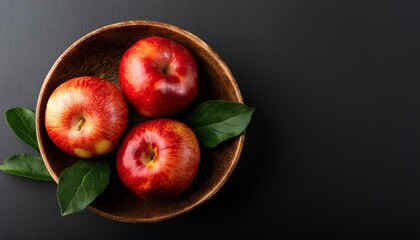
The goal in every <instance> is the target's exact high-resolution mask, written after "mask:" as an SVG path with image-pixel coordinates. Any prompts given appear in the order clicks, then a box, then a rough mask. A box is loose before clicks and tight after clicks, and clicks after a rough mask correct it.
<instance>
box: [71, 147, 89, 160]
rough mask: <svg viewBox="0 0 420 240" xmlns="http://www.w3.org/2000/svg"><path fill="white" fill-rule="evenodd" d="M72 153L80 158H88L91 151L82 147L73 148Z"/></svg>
mask: <svg viewBox="0 0 420 240" xmlns="http://www.w3.org/2000/svg"><path fill="white" fill-rule="evenodd" d="M74 154H75V155H76V156H78V157H81V158H90V157H92V153H91V152H90V151H89V150H86V149H83V148H75V149H74Z"/></svg>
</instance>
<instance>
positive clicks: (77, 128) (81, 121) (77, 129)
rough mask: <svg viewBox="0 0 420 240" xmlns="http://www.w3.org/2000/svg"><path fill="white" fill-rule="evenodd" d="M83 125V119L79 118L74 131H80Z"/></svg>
mask: <svg viewBox="0 0 420 240" xmlns="http://www.w3.org/2000/svg"><path fill="white" fill-rule="evenodd" d="M83 123H85V119H84V118H81V119H80V120H79V122H78V123H77V127H76V131H80V130H81V129H82V126H83Z"/></svg>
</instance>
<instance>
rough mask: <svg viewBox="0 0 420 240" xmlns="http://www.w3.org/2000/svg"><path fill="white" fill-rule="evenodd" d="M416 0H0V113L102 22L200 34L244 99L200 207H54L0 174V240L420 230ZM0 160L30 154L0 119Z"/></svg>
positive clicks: (51, 188)
mask: <svg viewBox="0 0 420 240" xmlns="http://www.w3.org/2000/svg"><path fill="white" fill-rule="evenodd" d="M419 13H420V2H419V1H294V0H290V1H274V0H273V1H251V0H250V1H221V0H218V1H205V0H203V1H155V0H150V1H121V2H120V1H111V0H109V1H99V0H98V1H93V0H92V1H53V0H51V1H13V0H10V1H9V0H0V112H4V111H5V110H6V109H8V108H11V107H15V106H25V107H30V108H32V109H35V106H36V101H37V98H38V94H39V90H40V88H41V85H42V83H43V80H44V78H45V76H46V74H47V73H48V71H49V69H50V68H51V66H52V65H53V63H54V62H55V60H56V59H57V58H58V57H59V56H60V54H61V53H62V52H63V51H64V50H65V49H66V48H67V47H68V46H70V45H71V44H72V43H73V42H74V41H76V40H77V39H78V38H80V37H82V36H83V35H85V34H87V33H89V32H90V31H92V30H94V29H97V28H99V27H102V26H105V25H108V24H111V23H115V22H120V21H124V20H133V19H146V20H156V21H162V22H167V23H170V24H174V25H177V26H179V27H181V28H184V29H186V30H188V31H190V32H192V33H194V34H195V35H197V36H198V37H200V38H201V39H203V40H204V41H206V42H207V43H208V44H209V45H210V46H211V47H212V48H213V49H214V50H215V51H216V52H218V53H219V55H220V56H221V57H222V58H223V59H224V60H225V62H226V63H227V65H228V66H229V68H230V69H231V71H232V72H233V74H234V76H235V78H236V80H237V82H238V84H239V86H240V88H241V91H242V94H243V97H244V100H245V102H246V104H248V105H251V106H254V107H256V109H257V110H256V112H255V115H254V117H253V120H252V122H251V125H250V126H249V128H248V130H247V136H246V140H245V146H244V149H243V152H242V156H241V159H240V161H239V163H238V165H237V167H236V169H235V171H234V172H233V174H232V176H231V178H230V179H229V180H228V181H227V183H226V184H225V185H224V187H223V188H222V189H221V190H220V191H219V192H218V193H217V194H216V195H215V196H214V197H212V198H211V199H210V200H209V201H207V202H206V203H204V204H203V205H201V206H200V207H199V208H197V209H195V210H193V211H191V212H189V213H187V214H185V215H182V216H180V217H177V218H174V219H171V220H167V221H163V222H158V223H152V224H124V223H119V222H113V221H111V220H108V219H104V218H101V217H99V216H97V215H95V214H93V213H91V212H89V211H83V212H82V213H78V214H75V215H71V216H68V217H61V216H60V213H59V212H60V211H59V207H58V204H57V201H56V198H55V192H56V187H55V184H53V183H45V182H39V181H34V180H28V179H24V178H20V177H15V176H11V175H7V174H5V173H0V239H5V240H6V239H128V238H129V237H132V238H136V239H221V238H222V239H257V238H258V239H384V238H398V239H408V238H413V239H419V238H420V228H419V224H420V189H419V186H420V174H419V173H420V109H419V103H420V94H419V92H420V91H419V90H420V47H419V43H420V14H419ZM0 121H1V122H0V123H1V124H0V136H1V140H0V149H1V151H0V158H1V159H5V158H6V157H8V156H10V155H13V154H17V153H23V152H32V151H31V149H30V148H29V147H27V146H26V145H25V144H24V143H22V142H20V140H18V139H17V138H16V137H15V136H14V134H13V133H12V132H11V131H10V130H9V129H8V127H7V124H6V122H5V120H4V118H2V119H1V120H0Z"/></svg>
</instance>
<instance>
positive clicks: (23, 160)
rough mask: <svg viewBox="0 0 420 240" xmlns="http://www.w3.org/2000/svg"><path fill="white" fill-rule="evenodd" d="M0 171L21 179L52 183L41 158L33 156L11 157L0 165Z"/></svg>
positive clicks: (20, 155)
mask: <svg viewBox="0 0 420 240" xmlns="http://www.w3.org/2000/svg"><path fill="white" fill-rule="evenodd" d="M0 170H1V171H3V172H6V173H9V174H13V175H17V176H21V177H27V178H32V179H36V180H43V181H53V179H52V177H51V176H50V174H49V173H48V170H47V168H46V167H45V165H44V162H43V161H42V158H41V157H40V156H37V155H33V154H19V155H15V156H11V157H9V158H8V159H6V160H5V161H4V162H3V163H1V164H0Z"/></svg>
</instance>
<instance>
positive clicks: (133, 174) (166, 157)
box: [117, 118, 200, 199]
mask: <svg viewBox="0 0 420 240" xmlns="http://www.w3.org/2000/svg"><path fill="white" fill-rule="evenodd" d="M199 163H200V147H199V143H198V141H197V138H196V136H195V134H194V133H193V131H192V130H191V129H190V128H189V127H188V126H186V125H185V124H183V123H181V122H178V121H176V120H172V119H165V118H159V119H154V120H149V121H146V122H143V123H140V124H138V125H136V126H134V127H133V128H132V129H130V130H129V132H128V133H127V135H126V136H125V137H124V139H123V140H122V142H121V144H120V146H119V148H118V152H117V172H118V175H119V177H120V179H121V181H122V183H123V184H124V185H125V186H126V187H127V188H128V189H129V190H130V191H131V192H133V193H134V194H136V195H137V196H139V197H141V198H143V199H168V198H172V197H175V196H177V195H179V194H180V193H182V192H183V191H185V190H186V189H187V188H188V187H189V186H190V184H191V182H192V181H193V179H194V178H195V175H196V173H197V170H198V166H199Z"/></svg>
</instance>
